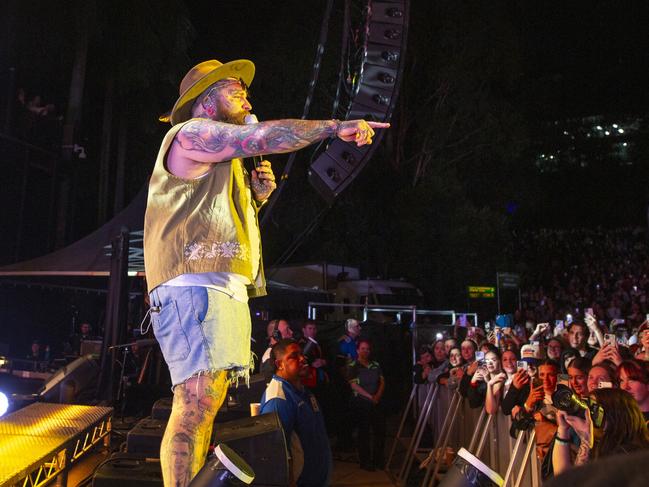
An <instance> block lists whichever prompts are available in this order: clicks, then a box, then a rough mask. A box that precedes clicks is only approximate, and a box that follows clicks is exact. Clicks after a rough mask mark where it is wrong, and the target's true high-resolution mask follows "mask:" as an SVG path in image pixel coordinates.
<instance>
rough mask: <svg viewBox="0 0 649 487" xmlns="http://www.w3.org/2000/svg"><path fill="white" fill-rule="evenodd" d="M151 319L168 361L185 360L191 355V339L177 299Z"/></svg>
mask: <svg viewBox="0 0 649 487" xmlns="http://www.w3.org/2000/svg"><path fill="white" fill-rule="evenodd" d="M151 321H152V324H153V333H154V334H155V337H156V339H157V340H158V343H159V344H160V350H162V354H163V355H164V358H165V360H166V361H167V363H173V362H177V361H179V360H185V359H186V358H187V356H188V355H189V351H190V348H189V341H188V340H187V334H186V333H185V330H184V328H183V323H182V320H181V318H180V313H179V311H178V305H177V304H176V301H170V302H169V303H167V304H166V305H165V306H163V307H162V309H161V310H160V312H158V313H152V316H151Z"/></svg>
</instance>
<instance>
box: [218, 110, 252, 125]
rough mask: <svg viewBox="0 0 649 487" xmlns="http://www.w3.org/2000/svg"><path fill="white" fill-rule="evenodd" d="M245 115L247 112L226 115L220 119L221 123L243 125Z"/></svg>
mask: <svg viewBox="0 0 649 487" xmlns="http://www.w3.org/2000/svg"><path fill="white" fill-rule="evenodd" d="M246 115H248V112H239V113H226V114H224V115H223V116H221V117H220V120H221V122H225V123H231V124H233V125H245V124H246V121H245V118H246Z"/></svg>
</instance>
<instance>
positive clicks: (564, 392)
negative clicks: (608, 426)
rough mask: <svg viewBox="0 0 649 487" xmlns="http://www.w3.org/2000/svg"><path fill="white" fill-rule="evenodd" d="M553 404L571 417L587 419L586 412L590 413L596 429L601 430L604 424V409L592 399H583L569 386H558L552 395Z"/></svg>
mask: <svg viewBox="0 0 649 487" xmlns="http://www.w3.org/2000/svg"><path fill="white" fill-rule="evenodd" d="M552 404H553V405H554V407H555V408H557V409H559V410H561V411H565V412H566V413H568V414H569V415H570V416H577V417H579V418H584V419H585V418H586V410H587V409H588V410H589V411H590V417H591V419H592V420H593V426H594V427H595V428H601V427H602V424H603V423H604V409H603V408H602V406H600V405H599V404H597V403H596V402H595V401H593V400H592V399H582V398H580V397H579V396H577V395H576V394H575V393H574V392H573V391H572V390H571V389H570V388H569V387H568V386H566V385H564V384H558V385H557V390H556V391H554V393H553V394H552Z"/></svg>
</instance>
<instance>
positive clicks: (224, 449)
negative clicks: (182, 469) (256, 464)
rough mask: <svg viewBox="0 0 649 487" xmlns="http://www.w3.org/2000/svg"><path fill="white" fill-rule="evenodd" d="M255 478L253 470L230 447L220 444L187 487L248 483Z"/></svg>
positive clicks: (212, 486) (219, 486)
mask: <svg viewBox="0 0 649 487" xmlns="http://www.w3.org/2000/svg"><path fill="white" fill-rule="evenodd" d="M254 479H255V472H253V471H252V468H251V467H250V466H249V465H248V464H247V463H246V462H245V460H244V459H243V458H241V457H240V456H239V455H237V454H236V453H235V452H234V450H232V448H230V447H228V446H227V445H224V444H220V445H217V447H216V448H215V449H214V456H213V457H212V458H211V459H209V460H208V461H207V462H206V463H205V465H203V468H201V469H200V470H199V472H198V473H197V474H196V477H194V479H193V480H192V481H191V482H190V484H189V487H226V486H235V485H248V484H250V483H252V481H253V480H254Z"/></svg>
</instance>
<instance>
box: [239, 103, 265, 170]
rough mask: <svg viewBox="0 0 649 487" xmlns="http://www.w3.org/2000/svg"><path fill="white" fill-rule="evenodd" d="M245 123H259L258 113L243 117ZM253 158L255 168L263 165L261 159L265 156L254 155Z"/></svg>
mask: <svg viewBox="0 0 649 487" xmlns="http://www.w3.org/2000/svg"><path fill="white" fill-rule="evenodd" d="M243 123H245V124H246V125H252V124H254V123H259V120H258V119H257V115H255V114H254V113H249V114H248V115H246V116H245V117H244V118H243ZM251 159H252V162H253V164H254V166H255V168H258V167H259V166H261V161H262V160H263V157H262V156H261V155H259V156H252V157H251Z"/></svg>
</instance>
